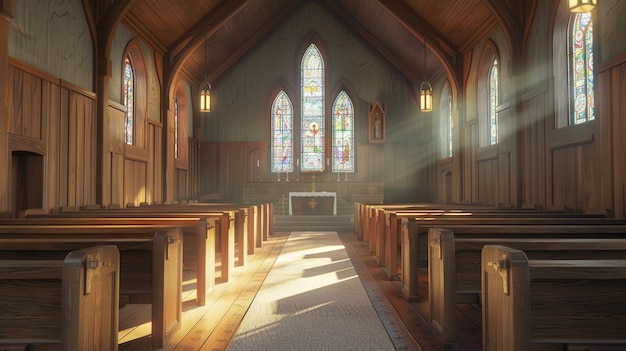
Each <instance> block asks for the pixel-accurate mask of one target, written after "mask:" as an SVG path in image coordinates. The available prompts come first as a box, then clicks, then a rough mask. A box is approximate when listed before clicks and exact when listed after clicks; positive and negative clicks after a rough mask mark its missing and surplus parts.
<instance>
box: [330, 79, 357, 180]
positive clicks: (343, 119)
mask: <svg viewBox="0 0 626 351" xmlns="http://www.w3.org/2000/svg"><path fill="white" fill-rule="evenodd" d="M332 111H333V116H332V123H333V124H332V126H333V127H332V130H333V134H332V142H333V146H332V168H331V169H332V171H333V172H354V106H353V105H352V100H350V97H349V96H348V94H347V93H346V92H345V91H343V90H342V91H341V92H340V93H339V95H337V98H336V99H335V103H334V104H333V109H332Z"/></svg>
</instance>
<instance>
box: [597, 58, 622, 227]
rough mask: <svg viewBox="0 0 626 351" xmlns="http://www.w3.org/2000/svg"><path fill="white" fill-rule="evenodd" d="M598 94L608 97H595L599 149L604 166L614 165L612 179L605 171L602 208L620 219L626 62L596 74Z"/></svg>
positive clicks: (601, 199)
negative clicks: (599, 141)
mask: <svg viewBox="0 0 626 351" xmlns="http://www.w3.org/2000/svg"><path fill="white" fill-rule="evenodd" d="M595 84H596V89H597V91H606V92H608V93H607V94H596V95H595V97H596V119H598V120H601V121H602V122H601V123H600V126H599V132H598V134H599V135H600V137H599V139H600V140H601V141H602V142H601V143H599V147H601V148H602V150H601V151H600V154H601V155H602V164H603V167H604V165H606V166H609V165H610V166H611V169H612V172H611V173H612V174H611V176H610V177H609V176H608V174H607V173H606V172H605V173H604V175H605V178H603V179H602V189H601V198H600V199H599V202H600V205H599V206H600V208H601V209H612V211H613V215H614V216H615V217H618V218H624V217H626V203H625V201H626V187H625V184H624V183H625V181H626V168H625V167H626V143H625V142H624V135H625V134H626V123H624V116H626V63H621V64H619V65H617V66H615V67H612V68H610V69H608V70H604V71H601V72H598V73H597V76H596V79H595Z"/></svg>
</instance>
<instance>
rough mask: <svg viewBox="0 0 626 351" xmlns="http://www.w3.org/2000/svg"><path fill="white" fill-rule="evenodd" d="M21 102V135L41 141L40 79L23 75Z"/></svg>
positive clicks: (30, 75)
mask: <svg viewBox="0 0 626 351" xmlns="http://www.w3.org/2000/svg"><path fill="white" fill-rule="evenodd" d="M22 77H23V79H24V85H23V88H24V90H23V92H22V94H23V101H22V114H21V119H22V131H21V135H23V136H27V137H31V138H33V139H38V140H41V138H42V135H41V119H42V113H41V107H42V104H41V97H42V93H41V85H42V79H41V78H39V77H36V76H34V75H32V74H29V73H27V74H24V75H23V76H22Z"/></svg>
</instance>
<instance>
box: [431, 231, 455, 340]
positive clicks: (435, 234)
mask: <svg viewBox="0 0 626 351" xmlns="http://www.w3.org/2000/svg"><path fill="white" fill-rule="evenodd" d="M451 256H452V257H453V256H454V235H453V234H452V232H451V231H449V230H446V229H441V228H431V229H430V230H429V232H428V303H429V306H430V309H429V310H430V313H429V320H430V324H431V325H432V327H433V328H434V329H435V331H436V332H437V334H438V335H439V338H440V341H441V342H442V343H443V344H445V345H451V344H453V343H454V339H455V334H456V303H453V304H450V303H449V302H450V301H455V292H456V274H455V266H454V260H450V259H448V257H451Z"/></svg>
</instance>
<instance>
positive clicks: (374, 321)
mask: <svg viewBox="0 0 626 351" xmlns="http://www.w3.org/2000/svg"><path fill="white" fill-rule="evenodd" d="M228 350H229V351H251V350H273V351H275V350H289V351H295V350H316V351H317V350H376V351H385V350H395V348H394V345H393V343H392V341H391V339H390V338H389V335H388V334H387V331H386V330H385V327H384V326H383V324H382V322H381V321H380V319H379V317H378V315H377V313H376V310H375V309H374V306H373V305H372V302H371V301H370V299H369V297H368V295H367V293H366V291H365V289H364V288H363V285H362V283H361V281H360V279H359V277H358V275H357V274H356V272H355V270H354V267H353V265H352V262H351V261H350V258H349V257H348V254H347V252H346V250H345V248H344V246H343V244H342V242H341V240H340V239H339V236H338V235H337V233H336V232H292V233H291V235H290V236H289V239H288V240H287V242H286V244H285V247H284V248H283V250H282V252H281V254H280V256H279V257H278V259H277V260H276V262H275V264H274V266H273V267H272V270H271V271H270V273H269V275H268V276H267V278H266V279H265V281H264V282H263V285H262V286H261V289H260V291H259V292H258V294H257V296H256V297H255V299H254V301H253V302H252V305H251V306H250V309H249V310H248V312H247V313H246V315H245V316H244V318H243V321H242V323H241V325H240V326H239V329H238V330H237V333H236V335H235V337H234V338H233V340H232V341H231V344H230V345H229V348H228Z"/></svg>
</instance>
